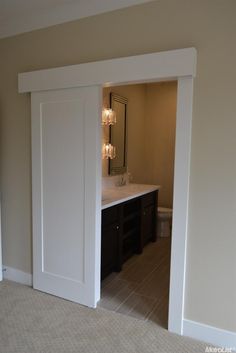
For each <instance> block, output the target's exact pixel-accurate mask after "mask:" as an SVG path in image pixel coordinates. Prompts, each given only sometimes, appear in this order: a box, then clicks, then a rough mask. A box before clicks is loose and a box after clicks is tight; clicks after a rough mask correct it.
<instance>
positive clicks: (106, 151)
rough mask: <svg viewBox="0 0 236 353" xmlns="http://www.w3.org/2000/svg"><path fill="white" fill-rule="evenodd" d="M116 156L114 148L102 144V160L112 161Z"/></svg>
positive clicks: (107, 144)
mask: <svg viewBox="0 0 236 353" xmlns="http://www.w3.org/2000/svg"><path fill="white" fill-rule="evenodd" d="M115 156H116V148H115V146H112V145H111V144H110V143H104V144H103V148H102V158H103V159H105V158H106V159H108V158H110V159H114V158H115Z"/></svg>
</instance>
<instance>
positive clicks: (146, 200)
mask: <svg viewBox="0 0 236 353" xmlns="http://www.w3.org/2000/svg"><path fill="white" fill-rule="evenodd" d="M155 203H156V191H154V192H150V193H149V194H146V195H144V196H143V197H142V206H143V207H147V206H149V205H153V204H155Z"/></svg>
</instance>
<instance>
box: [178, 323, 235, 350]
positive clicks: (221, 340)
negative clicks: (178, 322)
mask: <svg viewBox="0 0 236 353" xmlns="http://www.w3.org/2000/svg"><path fill="white" fill-rule="evenodd" d="M183 335H184V336H188V337H191V338H195V339H197V340H200V341H204V342H207V343H210V344H212V345H214V346H219V347H224V348H231V349H232V351H236V332H232V331H227V330H223V329H219V328H217V327H213V326H209V325H205V324H202V323H199V322H195V321H191V320H187V319H184V320H183Z"/></svg>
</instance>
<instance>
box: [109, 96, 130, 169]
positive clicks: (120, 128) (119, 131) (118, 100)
mask: <svg viewBox="0 0 236 353" xmlns="http://www.w3.org/2000/svg"><path fill="white" fill-rule="evenodd" d="M127 104H128V100H127V98H125V97H122V96H119V95H118V94H116V93H113V92H111V93H110V107H111V109H112V110H114V111H115V112H116V123H115V124H114V125H110V131H109V143H111V144H112V145H113V146H115V148H116V157H115V158H114V159H109V170H108V173H109V174H110V175H116V174H123V173H125V172H126V170H127Z"/></svg>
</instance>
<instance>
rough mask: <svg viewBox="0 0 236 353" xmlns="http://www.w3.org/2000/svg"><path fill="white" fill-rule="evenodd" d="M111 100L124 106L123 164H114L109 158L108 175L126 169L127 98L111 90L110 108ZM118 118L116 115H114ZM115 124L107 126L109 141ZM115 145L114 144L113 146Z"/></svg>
mask: <svg viewBox="0 0 236 353" xmlns="http://www.w3.org/2000/svg"><path fill="white" fill-rule="evenodd" d="M113 102H118V103H121V104H124V106H125V114H124V148H123V151H124V156H123V164H122V165H120V166H116V167H115V166H114V165H113V164H114V163H113V160H112V159H109V163H108V174H109V175H117V174H123V173H125V172H126V171H127V104H128V99H127V98H125V97H122V96H120V95H118V94H116V93H113V92H111V93H110V108H111V109H113V105H114V103H113ZM116 118H117V119H118V117H116ZM115 126H116V125H110V128H109V143H112V141H111V137H112V129H115ZM115 147H116V146H115ZM118 153H119V151H117V150H116V154H118ZM114 161H115V159H114Z"/></svg>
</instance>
